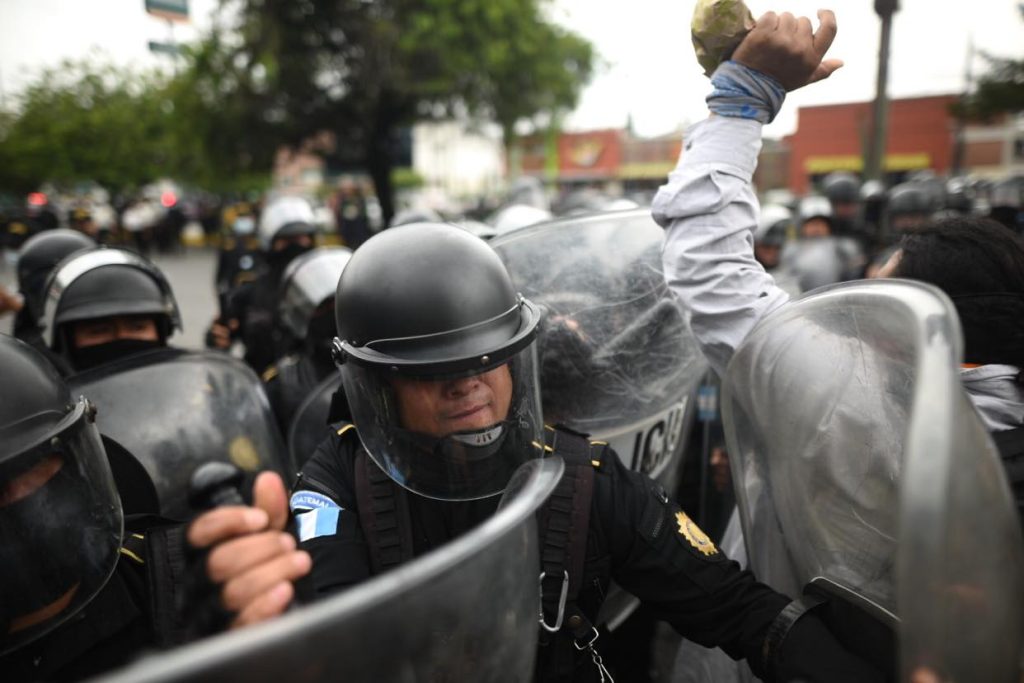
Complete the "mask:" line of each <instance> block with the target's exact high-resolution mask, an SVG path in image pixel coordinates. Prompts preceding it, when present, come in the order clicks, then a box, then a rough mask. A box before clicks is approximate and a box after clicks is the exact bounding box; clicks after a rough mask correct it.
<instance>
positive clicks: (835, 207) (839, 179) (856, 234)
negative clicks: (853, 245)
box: [821, 171, 864, 239]
mask: <svg viewBox="0 0 1024 683" xmlns="http://www.w3.org/2000/svg"><path fill="white" fill-rule="evenodd" d="M860 189H861V184H860V180H858V179H857V176H855V175H853V174H852V173H849V172H846V171H835V172H833V173H829V174H828V175H827V176H825V179H824V180H823V181H822V183H821V191H822V194H824V195H825V196H826V197H827V198H828V201H829V204H831V206H832V223H833V227H834V229H835V233H836V234H837V235H839V236H844V237H853V238H856V239H862V238H863V236H864V235H863V232H864V230H863V224H862V221H861V196H860Z"/></svg>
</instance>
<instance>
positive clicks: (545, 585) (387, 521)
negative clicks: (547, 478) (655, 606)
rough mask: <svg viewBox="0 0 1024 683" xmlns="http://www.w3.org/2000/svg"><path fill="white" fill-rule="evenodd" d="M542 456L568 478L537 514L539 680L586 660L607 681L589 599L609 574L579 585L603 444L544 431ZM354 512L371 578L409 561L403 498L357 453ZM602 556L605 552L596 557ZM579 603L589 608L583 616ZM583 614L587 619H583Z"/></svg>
mask: <svg viewBox="0 0 1024 683" xmlns="http://www.w3.org/2000/svg"><path fill="white" fill-rule="evenodd" d="M545 436H546V438H545V441H546V443H545V446H544V450H545V451H546V452H547V453H548V454H552V455H557V456H560V457H561V458H562V459H563V460H564V461H565V474H564V475H563V476H562V479H561V480H560V481H559V483H558V485H557V486H556V487H555V490H554V491H553V492H552V493H551V496H550V497H549V498H548V500H547V502H545V504H544V505H543V506H542V507H541V508H540V509H539V510H538V511H537V522H538V533H539V537H540V539H539V540H540V564H541V567H540V570H541V571H540V576H539V582H540V587H541V614H540V619H539V621H540V641H539V642H540V646H541V649H540V651H539V652H538V662H537V667H538V670H537V674H538V675H537V678H538V679H539V680H545V681H570V680H574V672H575V670H576V667H577V664H578V662H579V658H580V657H581V656H587V655H589V657H590V658H591V660H592V661H593V663H594V666H595V672H594V673H595V674H596V677H599V679H600V680H602V681H604V680H605V679H606V677H607V678H608V679H609V680H610V676H608V672H607V670H606V669H605V668H604V664H603V662H602V661H601V657H600V655H599V654H598V653H597V650H596V649H595V647H594V644H595V642H596V641H597V639H598V630H597V628H596V627H595V626H594V624H593V620H594V618H595V617H596V610H597V608H598V607H599V606H600V601H601V596H596V599H595V596H594V595H586V594H587V593H588V592H593V591H594V590H595V589H596V590H597V591H598V592H600V591H601V586H607V584H608V581H609V580H610V576H608V575H607V574H608V572H607V569H605V570H604V571H603V572H601V573H602V574H603V575H602V576H600V577H596V578H592V580H591V581H589V582H587V585H586V586H584V577H585V576H586V575H587V573H588V572H587V568H586V566H585V564H586V563H585V561H586V552H587V540H588V538H589V529H590V508H591V499H592V497H593V491H594V471H595V470H600V468H601V466H602V465H603V462H604V461H603V458H604V454H605V450H606V449H607V448H608V445H607V444H606V443H604V442H601V441H589V440H588V439H587V438H586V437H584V436H583V435H580V434H576V433H574V432H571V431H567V430H565V429H552V428H550V427H548V428H546V434H545ZM355 489H356V505H357V508H358V512H359V523H360V526H361V528H362V531H363V535H364V536H365V538H366V544H367V547H368V548H369V553H370V565H371V571H372V572H373V573H374V574H379V573H381V572H384V571H387V570H388V569H392V568H394V567H397V566H398V565H400V564H403V563H405V562H408V561H409V560H411V559H413V557H414V548H413V538H412V521H411V517H410V514H409V499H408V492H407V491H406V490H405V489H403V488H402V487H400V486H398V485H397V484H396V483H395V482H394V481H393V480H392V479H391V478H390V477H389V476H388V475H387V474H385V473H384V472H383V471H382V470H381V469H380V468H379V467H378V466H377V465H376V463H374V462H373V461H372V460H371V459H370V458H369V456H368V455H367V454H366V451H365V450H364V449H362V448H360V449H359V451H358V453H357V454H356V459H355ZM601 554H603V553H601ZM581 604H584V605H586V606H587V607H588V608H590V609H587V610H584V608H583V607H581ZM587 612H590V614H588V613H587Z"/></svg>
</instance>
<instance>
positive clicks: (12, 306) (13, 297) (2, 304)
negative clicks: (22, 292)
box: [0, 286, 22, 315]
mask: <svg viewBox="0 0 1024 683" xmlns="http://www.w3.org/2000/svg"><path fill="white" fill-rule="evenodd" d="M21 306H22V300H21V297H19V296H18V295H17V294H12V293H11V292H8V291H7V290H6V289H5V288H4V287H2V286H0V315H3V314H4V313H11V312H14V313H17V312H18V311H20V310H21Z"/></svg>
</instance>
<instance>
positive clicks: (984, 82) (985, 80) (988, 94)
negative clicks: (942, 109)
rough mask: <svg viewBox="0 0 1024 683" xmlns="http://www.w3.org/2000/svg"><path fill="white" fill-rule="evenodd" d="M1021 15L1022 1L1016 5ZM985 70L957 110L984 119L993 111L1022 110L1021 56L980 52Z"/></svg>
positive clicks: (1023, 69) (1023, 63)
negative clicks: (986, 64)
mask: <svg viewBox="0 0 1024 683" xmlns="http://www.w3.org/2000/svg"><path fill="white" fill-rule="evenodd" d="M1017 7H1018V9H1019V10H1020V12H1021V16H1022V18H1024V3H1020V4H1018V5H1017ZM983 57H984V58H985V60H986V61H987V62H988V65H989V69H988V71H987V72H986V73H985V74H984V75H983V76H981V77H980V78H979V79H978V85H977V88H976V89H975V90H974V92H972V93H970V94H969V95H968V96H967V97H966V98H965V99H964V101H963V102H962V103H960V104H958V106H957V110H958V113H962V114H965V115H966V116H967V117H968V118H972V119H981V120H987V119H991V118H992V117H993V116H995V115H997V114H1002V113H1006V112H1018V111H1024V59H1012V58H1002V57H996V56H993V55H990V54H986V53H983Z"/></svg>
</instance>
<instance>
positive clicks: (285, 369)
mask: <svg viewBox="0 0 1024 683" xmlns="http://www.w3.org/2000/svg"><path fill="white" fill-rule="evenodd" d="M351 256H352V251H351V250H350V249H348V248H346V247H320V248H318V249H314V250H313V251H310V252H307V253H305V254H302V255H301V256H299V257H297V258H296V259H295V260H293V261H292V262H291V263H290V264H288V268H286V269H285V272H284V276H283V277H282V279H281V291H280V296H279V298H278V316H279V318H280V320H281V322H282V324H283V325H284V326H285V327H286V328H288V331H289V332H290V333H291V335H292V337H293V338H294V339H296V340H297V341H298V345H297V347H296V348H295V350H294V351H293V352H292V353H290V354H288V355H286V356H284V357H283V358H281V359H280V360H278V361H277V362H276V363H274V364H273V365H272V366H270V368H268V369H267V371H266V372H264V373H263V382H264V384H265V386H266V390H267V396H268V397H269V398H270V407H271V408H272V409H273V411H274V416H275V417H276V418H277V424H278V426H279V427H280V429H281V433H282V434H284V435H288V433H289V427H290V425H291V424H292V418H293V417H296V412H297V411H298V410H299V407H300V405H301V404H302V402H303V401H304V400H305V399H306V397H307V396H309V395H310V394H311V393H313V390H314V389H315V388H316V386H317V385H318V384H320V383H321V382H322V381H324V380H325V379H327V378H333V377H334V376H335V374H336V369H335V366H334V360H333V358H332V356H331V348H332V342H333V341H334V337H335V335H336V334H337V332H336V331H335V321H334V292H335V290H336V289H337V286H338V280H339V279H340V278H341V273H342V271H343V270H344V269H345V264H346V263H348V260H349V258H350V257H351ZM324 417H326V416H324ZM326 424H327V423H326V420H324V421H322V422H321V423H320V425H319V426H320V427H321V428H325V427H326ZM321 431H322V430H321ZM326 436H327V434H326V433H324V434H323V438H326ZM311 454H312V451H310V453H306V454H305V456H306V457H308V456H309V455H311Z"/></svg>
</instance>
